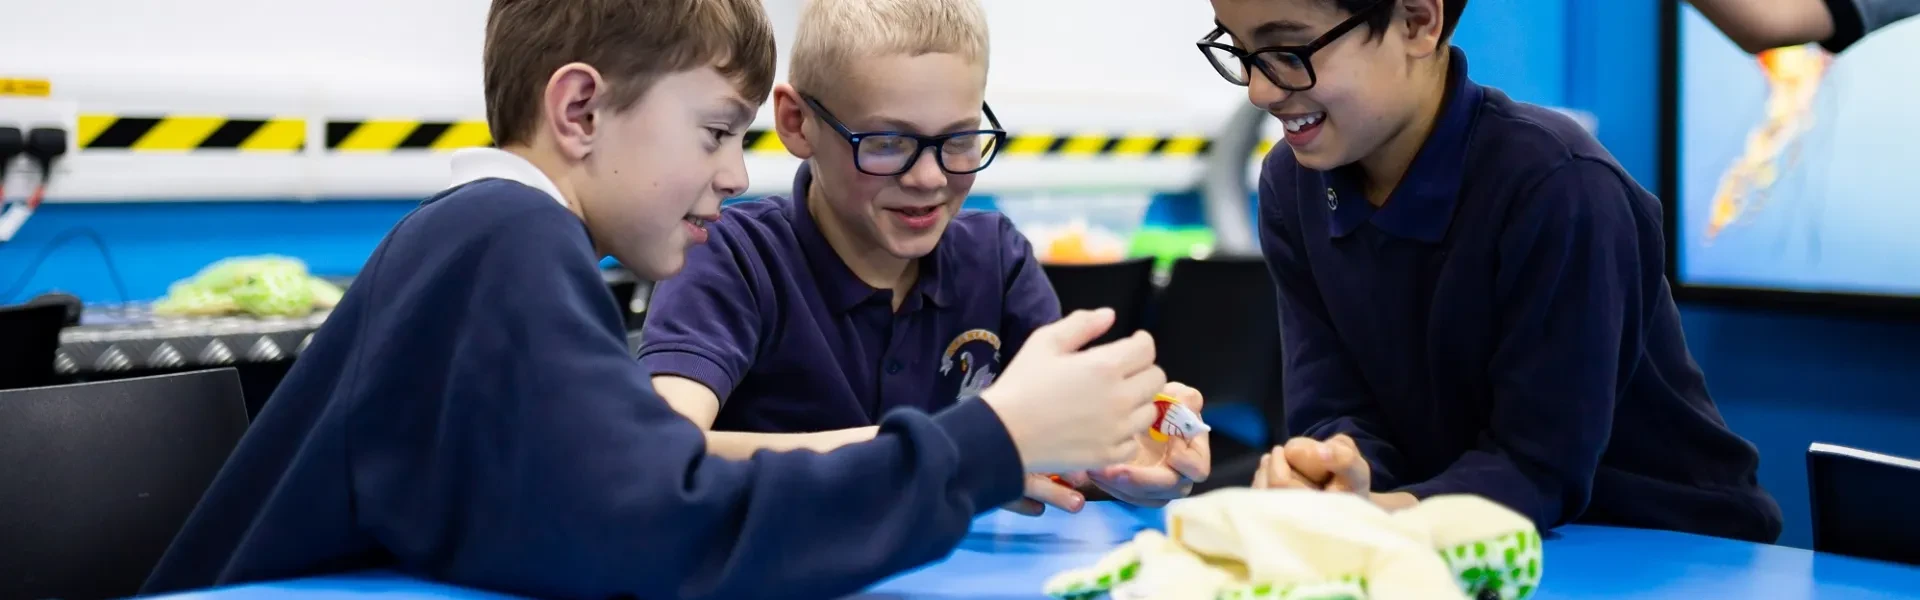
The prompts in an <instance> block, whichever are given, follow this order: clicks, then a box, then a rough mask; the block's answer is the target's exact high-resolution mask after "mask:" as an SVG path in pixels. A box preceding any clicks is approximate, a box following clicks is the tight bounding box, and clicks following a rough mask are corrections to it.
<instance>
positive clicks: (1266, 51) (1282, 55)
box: [1195, 0, 1394, 92]
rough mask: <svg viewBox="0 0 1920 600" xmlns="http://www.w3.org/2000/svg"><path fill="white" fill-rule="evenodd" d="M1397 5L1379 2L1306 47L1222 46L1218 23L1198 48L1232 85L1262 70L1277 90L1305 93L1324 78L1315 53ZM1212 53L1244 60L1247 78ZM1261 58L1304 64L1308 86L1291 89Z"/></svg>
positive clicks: (1223, 28) (1390, 0)
mask: <svg viewBox="0 0 1920 600" xmlns="http://www.w3.org/2000/svg"><path fill="white" fill-rule="evenodd" d="M1393 2H1394V0H1379V1H1378V2H1374V3H1373V4H1372V5H1371V6H1368V7H1366V8H1364V9H1361V10H1360V12H1357V13H1354V14H1353V16H1351V17H1348V18H1347V20H1345V21H1341V22H1340V24H1339V25H1335V26H1333V28H1332V29H1328V30H1327V32H1326V33H1323V34H1321V35H1320V37H1318V38H1315V39H1314V40H1313V41H1311V42H1307V44H1306V45H1304V46H1267V47H1265V48H1258V49H1255V50H1253V51H1251V52H1249V51H1246V50H1241V49H1239V48H1237V47H1234V45H1232V44H1222V43H1220V42H1219V41H1217V40H1219V39H1220V36H1223V35H1227V26H1225V25H1221V24H1219V23H1217V22H1216V23H1214V25H1215V27H1214V29H1213V31H1212V32H1209V33H1208V34H1207V35H1206V37H1202V38H1200V41H1199V42H1197V43H1196V44H1195V45H1197V46H1199V48H1200V53H1201V54H1204V55H1206V57H1207V63H1208V64H1211V65H1213V70H1215V71H1218V72H1219V73H1220V76H1221V77H1223V78H1226V80H1227V82H1228V83H1231V84H1234V85H1237V86H1241V87H1246V86H1247V84H1249V83H1252V81H1253V72H1254V71H1255V70H1258V71H1260V73H1261V74H1263V75H1266V77H1267V81H1270V82H1272V83H1273V85H1274V86H1275V87H1278V88H1280V89H1283V90H1287V91H1289V92H1304V91H1307V90H1310V89H1313V86H1314V84H1317V83H1320V76H1319V75H1317V74H1315V73H1314V71H1313V61H1312V60H1311V59H1312V57H1313V53H1315V52H1319V51H1320V49H1322V48H1325V47H1327V44H1331V43H1333V41H1334V40H1337V39H1340V36H1343V35H1346V34H1347V32H1349V31H1353V28H1355V27H1359V26H1360V25H1361V24H1363V23H1366V22H1367V19H1369V18H1372V17H1373V14H1374V13H1376V12H1379V11H1380V9H1382V8H1387V7H1391V6H1393ZM1210 49H1211V50H1220V51H1223V52H1226V53H1227V54H1230V55H1233V57H1234V58H1238V59H1240V66H1241V67H1243V68H1244V70H1243V71H1242V72H1243V73H1245V75H1244V76H1236V75H1235V73H1234V72H1233V71H1230V70H1228V68H1227V66H1226V65H1223V64H1220V61H1219V60H1217V59H1216V58H1214V55H1213V52H1210V51H1209V50H1210ZM1261 55H1274V57H1275V58H1277V59H1283V60H1284V59H1287V58H1291V59H1293V60H1298V61H1300V67H1301V68H1303V69H1306V71H1307V84H1306V85H1304V86H1290V85H1287V84H1285V83H1281V82H1280V74H1279V73H1275V72H1273V65H1272V63H1271V62H1269V61H1267V60H1262V59H1261V58H1260V57H1261Z"/></svg>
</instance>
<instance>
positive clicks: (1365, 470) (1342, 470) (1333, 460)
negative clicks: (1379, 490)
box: [1282, 433, 1373, 497]
mask: <svg viewBox="0 0 1920 600" xmlns="http://www.w3.org/2000/svg"><path fill="white" fill-rule="evenodd" d="M1282 451H1283V452H1285V453H1286V462H1287V465H1288V466H1290V467H1292V468H1293V472H1294V473H1297V474H1299V475H1300V476H1301V477H1303V478H1305V479H1306V480H1307V482H1308V483H1309V484H1310V485H1312V486H1313V487H1316V488H1319V489H1323V490H1326V491H1329V492H1346V493H1351V494H1360V495H1361V496H1363V497H1371V494H1372V493H1373V483H1372V472H1373V470H1372V467H1370V466H1368V465H1367V459H1366V457H1364V456H1361V455H1360V447H1359V446H1357V445H1355V444H1354V443H1353V438H1350V437H1347V435H1346V434H1344V433H1343V434H1339V435H1335V436H1333V437H1330V438H1327V440H1326V441H1324V442H1322V441H1315V440H1314V439H1312V438H1293V439H1291V440H1287V445H1286V447H1285V448H1283V449H1282Z"/></svg>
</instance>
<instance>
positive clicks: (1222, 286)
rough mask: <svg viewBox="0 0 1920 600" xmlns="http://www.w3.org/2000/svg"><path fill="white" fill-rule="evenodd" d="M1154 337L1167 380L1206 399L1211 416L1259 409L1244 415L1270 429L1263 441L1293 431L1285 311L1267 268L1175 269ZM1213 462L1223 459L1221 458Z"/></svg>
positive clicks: (1183, 263)
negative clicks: (1284, 356) (1285, 372)
mask: <svg viewBox="0 0 1920 600" xmlns="http://www.w3.org/2000/svg"><path fill="white" fill-rule="evenodd" d="M1152 331H1153V338H1154V341H1155V342H1157V343H1158V345H1159V353H1158V357H1159V363H1160V368H1162V369H1165V370H1166V372H1167V378H1168V379H1171V380H1174V381H1179V382H1182V383H1186V384H1188V385H1191V386H1193V387H1194V388H1196V389H1199V390H1200V391H1201V392H1202V393H1204V394H1206V397H1207V408H1206V411H1207V412H1214V410H1215V408H1216V407H1223V406H1226V405H1241V407H1236V408H1244V407H1251V408H1254V409H1257V410H1254V411H1245V410H1242V411H1238V412H1242V413H1247V412H1251V413H1253V415H1250V417H1251V418H1256V419H1258V420H1260V421H1262V422H1263V424H1264V425H1265V429H1266V431H1265V432H1264V433H1265V435H1263V436H1261V437H1262V438H1263V440H1261V441H1264V440H1275V439H1279V438H1278V437H1277V436H1278V435H1279V434H1280V432H1284V431H1285V430H1286V428H1285V427H1284V426H1283V423H1282V422H1281V420H1282V419H1283V418H1284V412H1283V411H1282V410H1281V403H1280V311H1279V308H1278V301H1277V300H1276V299H1275V292H1274V286H1273V279H1272V277H1271V276H1270V275H1268V274H1267V267H1266V263H1265V262H1264V261H1262V260H1261V259H1259V258H1257V257H1249V258H1210V259H1204V260H1201V259H1185V258H1183V259H1179V260H1177V261H1174V264H1173V273H1172V277H1171V278H1170V279H1169V281H1168V282H1167V289H1166V291H1165V292H1164V293H1162V294H1161V299H1160V310H1159V312H1158V315H1157V317H1156V318H1155V320H1154V323H1153V327H1152ZM1223 412H1224V411H1223ZM1254 415H1257V416H1254ZM1215 437H1218V436H1215ZM1217 445H1218V444H1216V446H1217ZM1214 458H1215V459H1216V461H1217V460H1220V459H1221V456H1220V455H1219V453H1218V452H1216V453H1215V455H1214Z"/></svg>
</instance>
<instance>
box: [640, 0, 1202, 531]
mask: <svg viewBox="0 0 1920 600" xmlns="http://www.w3.org/2000/svg"><path fill="white" fill-rule="evenodd" d="M987 57H988V41H987V24H986V15H985V13H984V11H983V10H982V9H981V7H980V4H979V3H978V2H977V1H976V0H813V1H811V2H809V3H808V4H807V6H806V7H805V9H804V10H803V12H802V14H801V17H800V25H799V33H798V35H797V37H796V38H795V41H794V50H793V58H792V69H791V82H790V83H788V84H781V85H779V86H777V87H776V88H775V89H774V92H773V96H774V117H775V123H774V124H775V127H776V128H777V130H778V133H779V135H780V141H781V142H782V143H783V144H784V145H785V146H786V148H787V150H788V151H790V152H791V153H793V155H794V156H797V157H800V158H802V159H805V161H806V162H805V163H804V165H803V166H802V167H800V169H799V172H798V173H796V174H795V175H794V178H793V192H792V194H791V195H788V196H776V197H772V198H766V199H761V200H756V201H751V202H745V203H741V204H738V205H735V206H733V207H730V208H729V209H728V210H726V211H723V212H722V216H721V218H720V220H719V221H718V222H716V223H715V224H714V225H713V226H712V227H711V228H710V231H711V233H712V236H713V241H712V243H710V244H708V245H706V246H704V247H700V248H695V249H694V250H692V251H691V252H690V253H689V254H688V268H687V273H686V274H684V275H682V276H681V277H678V278H676V279H674V280H672V281H667V282H663V283H661V284H660V286H659V287H658V288H657V289H656V291H655V292H654V296H653V299H652V301H651V303H650V305H649V313H648V317H647V324H646V331H645V333H644V336H643V338H644V340H645V341H644V342H643V344H642V346H641V348H640V352H639V355H640V362H641V364H642V365H644V366H645V367H646V368H647V370H649V371H651V372H653V373H654V374H655V377H654V383H655V386H656V387H657V388H658V389H659V391H660V394H661V395H662V396H664V397H666V399H667V401H668V402H670V403H672V404H673V406H674V408H676V409H678V410H679V411H680V412H681V413H682V414H684V415H686V416H687V417H688V418H689V419H692V420H693V421H694V423H696V424H698V425H700V426H701V427H702V428H703V429H709V430H710V431H709V432H708V434H707V439H708V442H709V444H710V446H711V448H712V450H713V452H715V453H717V454H720V455H722V456H730V457H736V458H740V457H747V456H752V455H753V454H754V453H755V452H757V451H760V450H764V449H789V448H810V449H815V450H828V449H832V448H836V447H840V446H842V445H845V444H850V443H855V442H859V441H862V440H866V439H870V438H872V437H873V435H874V433H875V431H876V428H875V424H876V423H878V422H879V420H880V419H881V418H882V416H883V415H885V414H887V413H888V412H889V411H892V410H894V409H897V408H902V407H907V408H913V409H917V410H923V411H930V412H931V411H940V410H946V409H949V408H951V407H954V406H961V405H965V404H966V402H965V400H966V399H968V398H971V397H974V396H979V395H982V390H986V391H987V394H988V395H990V394H991V393H992V390H990V389H988V386H989V385H991V384H992V383H993V382H994V381H995V378H996V377H998V376H1001V375H1000V374H1001V372H1002V370H1003V369H1004V368H1005V367H1004V362H1005V359H1007V358H1008V357H1011V356H1013V355H1015V354H1016V353H1017V352H1019V351H1020V349H1021V348H1022V347H1024V346H1025V345H1027V344H1029V343H1031V342H1032V337H1033V335H1034V333H1035V330H1036V328H1039V327H1041V326H1042V325H1044V324H1047V323H1051V322H1053V321H1054V320H1056V319H1058V318H1059V317H1060V302H1059V299H1058V298H1057V297H1055V295H1054V292H1053V289H1052V287H1050V286H1049V285H1048V283H1047V279H1046V276H1045V274H1044V273H1042V272H1041V269H1040V265H1039V264H1038V263H1037V262H1036V261H1035V259H1034V254H1033V250H1032V248H1031V246H1030V245H1029V244H1028V242H1027V240H1026V238H1025V237H1023V236H1021V235H1020V233H1019V232H1018V231H1016V230H1015V229H1014V227H1013V224H1012V223H1011V222H1009V221H1008V220H1007V219H1006V217H1004V216H1002V215H1001V214H999V213H993V212H980V211H972V210H961V204H962V202H964V201H965V200H966V197H967V194H968V192H969V191H970V190H971V189H972V188H973V184H974V180H975V178H976V177H977V176H978V175H979V174H980V173H981V172H983V171H984V170H985V169H986V168H987V167H989V166H990V165H991V164H992V163H993V160H994V158H995V157H996V155H997V153H998V150H999V148H1000V146H1001V145H1003V142H1005V141H1006V135H1007V134H1006V131H1005V130H1004V129H1003V128H1002V127H1001V124H1000V122H999V121H998V119H997V118H995V116H994V114H993V111H992V109H991V108H989V107H988V103H987V101H986V81H987V66H988V65H987V62H988V60H987ZM1134 339H1136V340H1145V339H1146V335H1145V334H1144V333H1142V334H1137V335H1136V336H1135V337H1134ZM1164 391H1165V392H1166V393H1168V394H1171V395H1174V396H1177V397H1181V398H1182V399H1184V400H1185V401H1186V402H1187V404H1188V405H1189V406H1191V407H1193V408H1194V409H1199V408H1200V407H1201V406H1200V405H1201V402H1202V400H1201V398H1200V394H1199V393H1198V392H1196V391H1194V390H1193V389H1192V388H1189V387H1186V386H1182V385H1179V384H1169V385H1168V386H1167V388H1166V389H1165V390H1164ZM1053 401H1055V402H1058V403H1061V404H1072V403H1077V402H1081V401H1082V398H1081V397H1080V395H1079V394H1077V393H1070V394H1063V395H1061V396H1059V397H1057V398H1054V400H1053ZM1056 433H1058V432H1056ZM1139 443H1140V445H1141V447H1142V449H1143V451H1142V452H1140V453H1139V454H1138V455H1135V456H1132V457H1129V459H1128V460H1126V461H1121V463H1120V464H1117V465H1107V466H1103V467H1102V468H1099V469H1095V470H1093V471H1092V472H1090V473H1079V472H1075V473H1073V474H1071V475H1068V477H1067V478H1068V479H1069V480H1072V481H1073V482H1074V483H1075V484H1080V485H1084V484H1085V483H1087V482H1088V481H1089V480H1090V481H1091V482H1092V483H1094V484H1096V485H1097V486H1098V487H1099V488H1100V489H1101V490H1103V491H1105V492H1107V493H1109V494H1111V495H1112V496H1114V497H1117V498H1119V499H1121V500H1125V501H1128V502H1132V503H1136V504H1142V505H1159V504H1164V503H1165V502H1167V501H1168V500H1170V499H1173V498H1178V497H1180V496H1184V495H1185V494H1186V493H1187V492H1188V491H1189V490H1190V489H1191V488H1192V485H1193V483H1194V482H1196V481H1200V480H1203V479H1205V478H1206V475H1207V472H1208V466H1209V465H1208V458H1207V441H1206V439H1205V438H1204V437H1201V438H1199V439H1195V440H1192V441H1191V442H1189V441H1186V440H1174V441H1171V442H1166V443H1163V442H1154V441H1152V440H1150V439H1147V438H1142V439H1141V440H1140V442H1139ZM1076 487H1077V486H1076ZM1088 491H1092V490H1088ZM1026 495H1027V496H1028V497H1029V500H1025V501H1022V502H1020V503H1017V504H1015V505H1013V508H1016V509H1018V510H1021V511H1023V512H1029V513H1033V512H1037V511H1039V510H1041V508H1042V507H1041V505H1040V504H1039V502H1044V503H1046V504H1051V505H1054V506H1058V507H1062V508H1065V509H1067V510H1069V511H1077V510H1079V509H1080V507H1081V506H1082V505H1083V503H1084V502H1085V496H1084V495H1083V493H1082V492H1081V491H1080V490H1078V489H1076V488H1075V487H1066V486H1061V485H1058V484H1055V483H1053V482H1051V481H1049V480H1048V479H1047V478H1046V477H1043V476H1040V475H1038V474H1036V475H1033V476H1031V477H1029V479H1028V485H1027V494H1026Z"/></svg>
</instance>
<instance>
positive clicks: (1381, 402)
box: [1259, 49, 1780, 542]
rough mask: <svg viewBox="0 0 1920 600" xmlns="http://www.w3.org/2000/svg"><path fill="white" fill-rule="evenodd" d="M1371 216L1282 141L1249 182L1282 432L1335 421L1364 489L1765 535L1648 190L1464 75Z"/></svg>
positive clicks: (1461, 59) (1328, 427) (1590, 148)
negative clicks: (1277, 315) (1272, 302)
mask: <svg viewBox="0 0 1920 600" xmlns="http://www.w3.org/2000/svg"><path fill="white" fill-rule="evenodd" d="M1452 61H1453V62H1452V65H1453V66H1452V69H1451V73H1450V75H1449V80H1448V90H1447V99H1446V103H1445V106H1444V108H1443V109H1442V110H1441V112H1440V114H1439V118H1438V120H1437V123H1436V124H1435V126H1434V129H1433V132H1432V134H1431V135H1430V137H1429V138H1428V139H1427V141H1426V143H1425V145H1424V146H1423V147H1422V148H1421V149H1420V151H1419V153H1418V154H1417V156H1416V157H1415V159H1414V162H1413V164H1412V166H1411V167H1410V168H1409V169H1408V171H1407V172H1406V175H1405V177H1404V178H1403V179H1402V180H1401V182H1400V184H1399V185H1398V186H1397V187H1396V188H1395V189H1394V190H1393V192H1392V194H1391V195H1389V196H1388V198H1387V200H1386V202H1385V203H1384V204H1383V205H1382V206H1381V207H1379V208H1375V207H1374V206H1372V205H1371V204H1370V203H1369V202H1368V201H1367V198H1366V196H1365V195H1364V193H1363V192H1362V191H1361V190H1362V187H1361V184H1360V176H1359V174H1358V173H1355V172H1353V170H1352V169H1351V168H1342V169H1337V170H1334V171H1331V172H1321V171H1315V170H1311V169H1307V168H1305V167H1303V166H1301V165H1300V164H1299V163H1298V162H1296V160H1295V158H1294V156H1293V152H1292V150H1290V149H1289V148H1287V147H1286V146H1285V145H1281V146H1278V147H1276V148H1274V150H1273V152H1272V153H1271V154H1270V155H1269V156H1268V157H1267V161H1266V165H1265V168H1264V170H1263V172H1262V174H1261V179H1260V192H1259V193H1260V229H1261V232H1260V233H1261V244H1262V251H1263V252H1264V253H1265V254H1266V258H1267V263H1268V266H1269V268H1270V269H1271V270H1272V273H1273V277H1274V279H1275V280H1276V281H1277V283H1278V285H1279V298H1280V300H1281V305H1282V310H1281V325H1282V329H1283V331H1282V336H1283V339H1284V353H1285V359H1284V373H1283V375H1284V381H1285V383H1284V387H1285V401H1286V419H1287V427H1288V429H1290V430H1291V433H1292V434H1293V435H1304V436H1309V437H1313V438H1319V439H1324V438H1327V437H1330V436H1333V435H1335V434H1347V435H1349V436H1351V437H1353V439H1354V440H1355V441H1356V442H1357V443H1358V445H1359V447H1360V449H1361V452H1362V453H1363V454H1364V455H1366V457H1367V459H1368V461H1369V463H1370V465H1371V466H1372V471H1373V487H1374V489H1375V490H1376V491H1383V492H1384V491H1405V492H1410V493H1412V494H1413V495H1415V496H1416V497H1421V498H1425V497H1428V496H1433V495H1438V494H1458V493H1466V494H1478V495H1481V496H1485V497H1487V498H1489V499H1492V500H1494V501H1497V502H1500V503H1502V504H1504V505H1506V506H1508V507H1510V508H1513V509H1514V510H1517V511H1519V512H1521V513H1523V514H1525V515H1527V516H1529V517H1531V518H1532V519H1533V520H1534V522H1535V523H1536V524H1538V525H1539V526H1541V527H1553V526H1556V525H1559V524H1562V523H1567V522H1570V521H1575V520H1580V521H1586V522H1592V523H1604V524H1613V525H1624V526H1635V527H1646V528H1657V529H1670V530H1678V531H1686V532H1694V533H1702V534H1709V535H1718V536H1724V537H1731V538H1738V539H1745V540H1753V541H1766V542H1771V541H1773V540H1774V539H1775V538H1777V537H1778V536H1779V534H1780V508H1779V506H1778V505H1777V504H1776V503H1775V502H1774V501H1773V499H1772V497H1771V496H1769V495H1768V494H1767V493H1766V491H1765V490H1763V489H1761V487H1760V485H1759V483H1758V481H1757V479H1756V477H1755V472H1756V470H1757V468H1758V463H1759V458H1758V453H1757V452H1756V450H1755V449H1754V447H1753V445H1752V444H1749V443H1748V442H1747V441H1746V440H1744V439H1741V438H1740V436H1738V435H1735V434H1734V433H1733V432H1732V431H1729V430H1728V428H1727V425H1726V423H1725V422H1724V421H1723V420H1722V419H1721V417H1720V414H1719V411H1718V410H1717V409H1716V408H1715V407H1714V404H1713V400H1712V399H1711V397H1710V396H1709V395H1708V393H1707V386H1706V382H1705V378H1704V377H1703V375H1702V374H1701V372H1700V368H1699V367H1698V366H1697V365H1695V364H1694V361H1693V358H1692V356H1691V355H1690V354H1689V353H1688V351H1687V343H1686V339H1685V338H1684V337H1683V334H1682V332H1681V327H1680V313H1679V310H1678V309H1677V308H1676V307H1675V305H1674V301H1673V296H1672V294H1671V293H1670V291H1669V289H1668V287H1667V280H1666V274H1665V272H1664V267H1665V264H1666V262H1665V257H1664V252H1665V242H1664V241H1663V237H1662V236H1663V235H1664V234H1663V231H1662V228H1661V210H1660V202H1659V200H1658V199H1656V198H1654V197H1653V196H1652V195H1651V194H1648V193H1647V192H1646V191H1645V190H1644V189H1642V188H1640V187H1639V186H1638V185H1636V184H1635V183H1634V182H1633V180H1632V179H1630V178H1628V176H1627V175H1626V173H1625V172H1624V171H1623V170H1622V169H1621V168H1620V165H1619V164H1617V163H1615V162H1614V160H1613V158H1612V156H1610V155H1609V154H1608V153H1607V151H1606V149H1605V148H1602V147H1601V146H1600V143H1599V141H1597V140H1595V139H1594V137H1593V136H1592V135H1591V134H1589V133H1588V132H1587V131H1585V130H1584V129H1582V128H1581V127H1580V126H1579V125H1578V124H1576V123H1575V122H1574V121H1572V120H1571V119H1569V118H1567V117H1565V116H1563V115H1561V114H1559V113H1556V112H1554V111H1551V110H1548V109H1544V108H1540V107H1537V106H1532V105H1528V104H1524V103H1520V102H1515V101H1513V100H1511V99H1509V98H1508V97H1507V96H1506V95H1505V94H1502V93H1500V92H1499V91H1498V90H1494V89H1489V88H1483V87H1481V86H1479V85H1477V84H1475V83H1473V81H1472V80H1470V79H1468V78H1467V74H1466V71H1467V64H1466V56H1465V55H1464V53H1462V52H1460V51H1459V50H1457V49H1455V50H1454V51H1453V53H1452Z"/></svg>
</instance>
